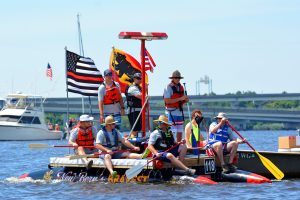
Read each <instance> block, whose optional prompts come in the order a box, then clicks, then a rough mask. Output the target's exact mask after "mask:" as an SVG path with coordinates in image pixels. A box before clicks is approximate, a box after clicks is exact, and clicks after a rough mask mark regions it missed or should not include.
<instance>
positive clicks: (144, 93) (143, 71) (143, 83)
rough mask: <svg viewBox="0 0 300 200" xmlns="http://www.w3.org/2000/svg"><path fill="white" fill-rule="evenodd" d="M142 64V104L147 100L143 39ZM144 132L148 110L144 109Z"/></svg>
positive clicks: (142, 41)
mask: <svg viewBox="0 0 300 200" xmlns="http://www.w3.org/2000/svg"><path fill="white" fill-rule="evenodd" d="M141 65H142V105H144V103H145V101H146V72H145V40H144V39H142V40H141ZM142 133H143V137H145V136H146V111H145V110H143V111H142Z"/></svg>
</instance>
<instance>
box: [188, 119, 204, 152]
mask: <svg viewBox="0 0 300 200" xmlns="http://www.w3.org/2000/svg"><path fill="white" fill-rule="evenodd" d="M193 137H194V138H195V144H193V143H194V142H193ZM199 137H200V138H199ZM203 140H204V138H203V136H202V135H201V133H200V129H199V127H198V126H195V125H194V124H192V129H191V135H190V138H189V141H190V144H192V147H203V146H204V145H203V142H202V141H203Z"/></svg>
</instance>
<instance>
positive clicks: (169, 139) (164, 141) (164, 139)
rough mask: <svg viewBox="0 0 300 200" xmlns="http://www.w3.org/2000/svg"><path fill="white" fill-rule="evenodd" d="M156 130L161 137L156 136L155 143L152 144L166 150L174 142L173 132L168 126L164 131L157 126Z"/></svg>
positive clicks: (158, 148)
mask: <svg viewBox="0 0 300 200" xmlns="http://www.w3.org/2000/svg"><path fill="white" fill-rule="evenodd" d="M156 130H158V132H159V133H160V135H161V138H158V139H157V140H156V142H155V144H154V145H153V146H154V148H155V149H157V150H167V149H169V148H170V147H172V146H173V145H174V144H175V140H174V137H173V133H172V131H171V129H170V127H169V128H168V130H167V132H166V133H165V132H164V131H162V130H161V129H160V128H159V127H157V128H156Z"/></svg>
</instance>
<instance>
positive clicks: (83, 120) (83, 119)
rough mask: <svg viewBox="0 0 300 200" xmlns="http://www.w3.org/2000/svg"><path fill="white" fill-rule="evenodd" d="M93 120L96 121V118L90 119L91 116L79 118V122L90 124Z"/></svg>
mask: <svg viewBox="0 0 300 200" xmlns="http://www.w3.org/2000/svg"><path fill="white" fill-rule="evenodd" d="M93 120H94V117H90V116H89V115H81V116H80V117H79V121H81V122H90V121H93Z"/></svg>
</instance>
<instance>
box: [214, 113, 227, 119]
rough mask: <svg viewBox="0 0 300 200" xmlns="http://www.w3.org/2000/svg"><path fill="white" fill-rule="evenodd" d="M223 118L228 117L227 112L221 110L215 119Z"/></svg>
mask: <svg viewBox="0 0 300 200" xmlns="http://www.w3.org/2000/svg"><path fill="white" fill-rule="evenodd" d="M218 118H220V119H222V118H227V116H226V113H223V112H219V113H218V115H217V116H215V119H218Z"/></svg>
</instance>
